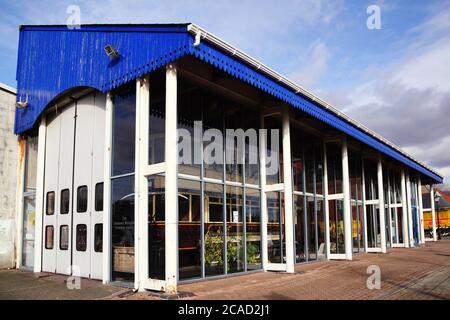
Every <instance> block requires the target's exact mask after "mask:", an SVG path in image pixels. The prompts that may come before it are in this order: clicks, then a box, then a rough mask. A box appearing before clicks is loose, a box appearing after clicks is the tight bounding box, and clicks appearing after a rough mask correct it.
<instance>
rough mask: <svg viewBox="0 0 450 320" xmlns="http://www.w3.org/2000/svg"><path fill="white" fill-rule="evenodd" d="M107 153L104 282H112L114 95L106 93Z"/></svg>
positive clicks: (105, 163) (105, 164)
mask: <svg viewBox="0 0 450 320" xmlns="http://www.w3.org/2000/svg"><path fill="white" fill-rule="evenodd" d="M105 117H106V119H105V150H104V152H105V155H104V160H103V161H104V164H103V170H104V171H103V183H104V184H103V186H104V187H103V203H104V205H103V210H104V211H103V279H102V280H103V283H109V282H111V270H112V265H111V261H112V260H111V256H112V236H111V233H112V230H111V227H112V219H111V216H112V210H111V159H112V129H113V96H112V94H111V93H110V92H108V93H107V94H106V110H105Z"/></svg>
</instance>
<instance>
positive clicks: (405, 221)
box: [401, 166, 409, 248]
mask: <svg viewBox="0 0 450 320" xmlns="http://www.w3.org/2000/svg"><path fill="white" fill-rule="evenodd" d="M405 176H406V174H405V168H404V167H403V166H402V170H401V185H402V222H403V226H402V229H403V244H404V245H405V248H408V247H409V229H408V201H407V195H406V177H405Z"/></svg>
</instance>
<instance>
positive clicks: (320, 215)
mask: <svg viewBox="0 0 450 320" xmlns="http://www.w3.org/2000/svg"><path fill="white" fill-rule="evenodd" d="M316 203H317V204H316V208H317V229H318V231H317V239H318V242H317V243H318V245H319V248H318V250H317V258H318V259H325V258H326V244H325V210H324V203H323V200H322V199H316Z"/></svg>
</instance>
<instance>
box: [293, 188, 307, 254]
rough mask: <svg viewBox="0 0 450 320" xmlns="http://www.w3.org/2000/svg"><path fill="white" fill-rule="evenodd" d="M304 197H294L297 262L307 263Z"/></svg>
mask: <svg viewBox="0 0 450 320" xmlns="http://www.w3.org/2000/svg"><path fill="white" fill-rule="evenodd" d="M304 205H305V204H304V197H303V196H300V195H294V212H295V216H294V217H295V218H294V219H295V220H294V221H295V251H296V258H295V260H296V262H304V261H306V256H305V215H304V214H305V213H304Z"/></svg>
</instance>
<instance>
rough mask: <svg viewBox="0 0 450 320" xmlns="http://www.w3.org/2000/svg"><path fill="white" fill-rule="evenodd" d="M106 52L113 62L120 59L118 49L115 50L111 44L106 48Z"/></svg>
mask: <svg viewBox="0 0 450 320" xmlns="http://www.w3.org/2000/svg"><path fill="white" fill-rule="evenodd" d="M105 52H106V54H107V55H108V57H109V58H110V59H111V60H113V59H116V58H118V57H119V51H117V49H116V48H114V47H113V46H112V45H111V44H107V45H106V46H105Z"/></svg>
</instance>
